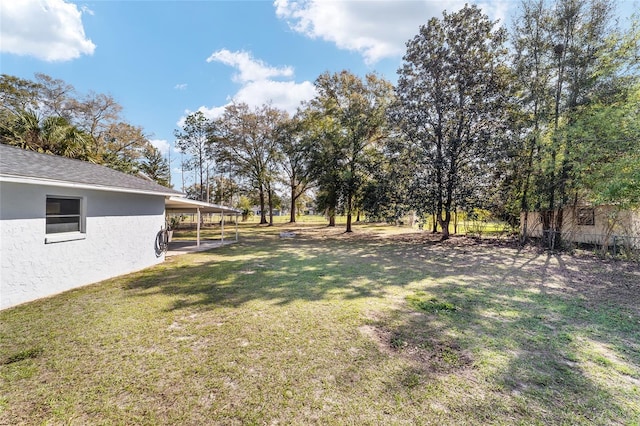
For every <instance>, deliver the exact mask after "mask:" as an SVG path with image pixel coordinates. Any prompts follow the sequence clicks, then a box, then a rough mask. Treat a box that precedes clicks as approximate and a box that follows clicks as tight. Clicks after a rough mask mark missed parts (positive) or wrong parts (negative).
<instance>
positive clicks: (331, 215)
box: [327, 206, 336, 227]
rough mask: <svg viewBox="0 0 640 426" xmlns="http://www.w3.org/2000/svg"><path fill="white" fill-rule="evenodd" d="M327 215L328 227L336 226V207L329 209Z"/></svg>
mask: <svg viewBox="0 0 640 426" xmlns="http://www.w3.org/2000/svg"><path fill="white" fill-rule="evenodd" d="M327 215H328V216H329V226H332V227H333V226H336V207H335V206H332V207H329V209H328V211H327Z"/></svg>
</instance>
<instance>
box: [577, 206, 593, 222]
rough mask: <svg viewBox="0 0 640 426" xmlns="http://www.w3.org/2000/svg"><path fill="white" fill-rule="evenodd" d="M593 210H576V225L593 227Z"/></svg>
mask: <svg viewBox="0 0 640 426" xmlns="http://www.w3.org/2000/svg"><path fill="white" fill-rule="evenodd" d="M595 216H596V214H595V209H590V208H587V209H578V225H586V226H593V225H595V222H596V218H595Z"/></svg>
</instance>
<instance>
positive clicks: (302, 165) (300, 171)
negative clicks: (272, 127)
mask: <svg viewBox="0 0 640 426" xmlns="http://www.w3.org/2000/svg"><path fill="white" fill-rule="evenodd" d="M303 115H304V114H303V113H299V114H298V115H297V116H295V117H293V118H292V119H289V120H286V121H284V122H283V123H282V124H281V125H280V127H279V128H278V132H277V135H278V136H277V142H278V147H279V152H280V158H279V163H280V165H281V167H282V169H283V171H284V173H285V175H286V184H287V186H288V187H289V197H290V200H289V201H290V210H289V222H291V223H295V221H296V205H297V201H298V199H299V198H300V197H301V196H302V195H303V194H304V193H305V192H306V191H307V189H308V188H309V186H310V185H311V176H310V168H309V152H308V150H307V147H308V139H309V132H308V129H307V126H306V123H305V121H304V119H303Z"/></svg>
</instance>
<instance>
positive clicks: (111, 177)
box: [0, 144, 182, 195]
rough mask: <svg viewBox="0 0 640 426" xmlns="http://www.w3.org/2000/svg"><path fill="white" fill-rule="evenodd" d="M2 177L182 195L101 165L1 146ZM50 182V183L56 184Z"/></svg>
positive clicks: (0, 170)
mask: <svg viewBox="0 0 640 426" xmlns="http://www.w3.org/2000/svg"><path fill="white" fill-rule="evenodd" d="M0 177H3V178H6V177H14V178H24V179H35V180H41V181H42V180H44V181H54V182H60V183H67V184H81V185H86V186H90V187H95V188H96V189H103V190H109V189H112V190H120V191H124V192H129V191H131V192H150V193H158V194H163V195H182V193H181V192H179V191H176V190H174V189H171V188H166V187H164V186H162V185H160V184H158V183H156V182H153V181H151V180H147V179H143V178H141V177H137V176H133V175H129V174H126V173H122V172H119V171H117V170H113V169H110V168H108V167H105V166H101V165H98V164H93V163H89V162H86V161H80V160H74V159H71V158H66V157H60V156H57V155H48V154H41V153H38V152H34V151H27V150H25V149H21V148H18V147H13V146H9V145H5V144H0ZM54 182H51V183H54Z"/></svg>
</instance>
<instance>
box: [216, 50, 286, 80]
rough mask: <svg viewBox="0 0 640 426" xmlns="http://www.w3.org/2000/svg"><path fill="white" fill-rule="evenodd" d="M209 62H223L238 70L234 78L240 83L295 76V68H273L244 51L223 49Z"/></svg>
mask: <svg viewBox="0 0 640 426" xmlns="http://www.w3.org/2000/svg"><path fill="white" fill-rule="evenodd" d="M207 62H221V63H223V64H225V65H229V66H232V67H234V68H236V69H237V70H238V71H239V73H238V74H236V75H235V76H234V81H237V82H240V83H247V82H249V81H260V80H266V79H269V78H273V77H292V76H293V68H291V67H282V68H275V67H271V66H269V65H267V64H265V63H264V62H263V61H261V60H259V59H255V58H253V56H252V55H251V53H249V52H244V51H238V52H231V51H229V50H227V49H221V50H218V51H217V52H214V53H213V54H211V56H209V57H208V58H207Z"/></svg>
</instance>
